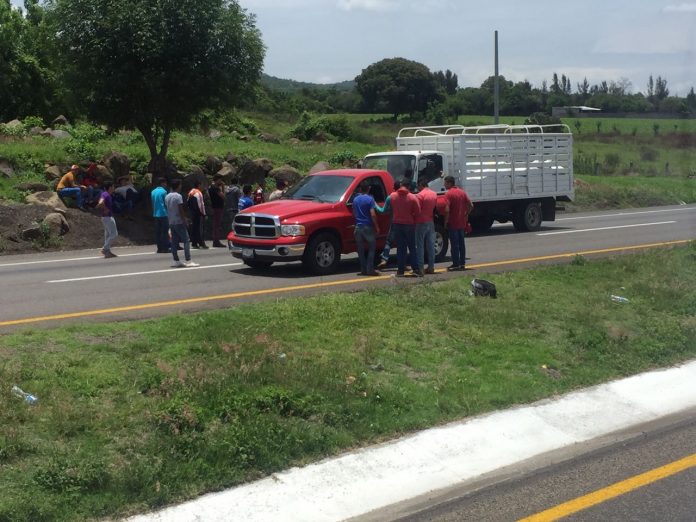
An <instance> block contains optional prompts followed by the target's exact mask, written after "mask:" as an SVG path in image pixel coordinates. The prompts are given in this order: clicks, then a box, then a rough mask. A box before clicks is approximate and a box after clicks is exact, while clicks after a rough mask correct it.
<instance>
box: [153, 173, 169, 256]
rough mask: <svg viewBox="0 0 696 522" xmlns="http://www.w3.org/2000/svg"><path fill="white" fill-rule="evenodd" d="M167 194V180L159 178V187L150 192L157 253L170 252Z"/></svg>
mask: <svg viewBox="0 0 696 522" xmlns="http://www.w3.org/2000/svg"><path fill="white" fill-rule="evenodd" d="M166 196H167V180H166V179H165V178H159V179H158V180H157V188H155V189H154V190H153V191H152V192H151V193H150V199H151V200H152V216H153V217H154V218H155V241H156V242H157V253H158V254H168V253H169V237H168V235H169V234H168V232H169V220H168V219H167V206H166V205H165V204H164V198H165V197H166Z"/></svg>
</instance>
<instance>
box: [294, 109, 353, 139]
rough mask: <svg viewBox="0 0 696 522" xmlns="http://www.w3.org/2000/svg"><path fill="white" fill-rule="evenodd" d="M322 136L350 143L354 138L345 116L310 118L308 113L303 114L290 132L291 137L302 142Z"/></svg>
mask: <svg viewBox="0 0 696 522" xmlns="http://www.w3.org/2000/svg"><path fill="white" fill-rule="evenodd" d="M322 134H324V135H326V136H328V137H330V138H334V139H337V140H339V141H350V140H352V139H353V136H354V132H353V129H352V128H351V125H350V123H349V122H348V119H347V118H346V117H345V116H318V117H312V115H311V114H309V113H308V112H303V113H302V115H301V116H300V119H299V121H298V122H297V125H295V126H294V127H293V128H292V129H291V130H290V135H291V136H292V137H295V138H298V139H300V140H303V141H309V140H313V139H315V138H316V137H318V136H320V135H322Z"/></svg>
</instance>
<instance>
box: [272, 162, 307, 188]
mask: <svg viewBox="0 0 696 522" xmlns="http://www.w3.org/2000/svg"><path fill="white" fill-rule="evenodd" d="M270 176H271V177H272V178H275V179H276V180H282V181H285V182H286V183H287V184H288V185H294V184H295V183H297V182H298V181H300V178H301V177H302V176H301V175H300V172H299V171H298V170H297V169H296V168H293V167H291V166H290V165H283V166H282V167H278V168H277V169H273V170H272V171H271V173H270Z"/></svg>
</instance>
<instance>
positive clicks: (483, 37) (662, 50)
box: [12, 0, 696, 96]
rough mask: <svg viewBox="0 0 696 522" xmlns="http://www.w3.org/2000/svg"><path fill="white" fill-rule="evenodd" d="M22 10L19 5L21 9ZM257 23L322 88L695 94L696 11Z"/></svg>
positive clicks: (287, 1)
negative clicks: (420, 80)
mask: <svg viewBox="0 0 696 522" xmlns="http://www.w3.org/2000/svg"><path fill="white" fill-rule="evenodd" d="M21 2H22V0H12V3H13V4H15V5H20V4H21ZM239 3H240V5H241V6H242V7H244V8H246V9H247V10H248V12H250V13H253V14H254V15H255V16H256V25H257V27H258V28H259V29H260V30H261V33H262V35H263V40H264V42H265V44H266V47H267V51H266V61H265V72H266V73H267V74H270V75H272V76H277V77H279V78H286V79H292V80H298V81H306V82H315V83H333V82H339V81H344V80H352V79H354V78H355V77H356V76H357V75H358V74H360V72H361V71H362V70H363V69H364V68H366V67H367V66H369V65H370V64H372V63H374V62H377V61H379V60H382V59H384V58H394V57H402V58H407V59H409V60H415V61H418V62H421V63H423V64H425V65H427V66H428V67H429V68H430V69H431V70H433V71H436V70H446V69H450V70H451V71H453V72H454V73H456V74H457V76H458V77H459V85H460V86H461V87H470V86H479V85H480V84H481V83H482V82H483V80H485V79H486V78H487V77H488V76H490V75H492V74H493V70H494V69H493V39H494V37H493V34H494V31H495V30H498V32H499V49H500V73H501V74H502V75H504V76H505V77H506V78H507V79H508V80H513V81H521V80H528V81H529V82H531V83H532V84H533V85H535V86H541V82H542V81H543V80H544V79H546V80H547V81H549V83H550V80H551V77H552V75H553V73H554V72H557V73H558V75H559V76H560V75H561V74H566V76H568V77H569V78H570V80H571V82H572V85H573V88H574V89H575V88H576V84H577V83H579V82H582V80H583V79H584V78H585V77H586V78H587V79H588V81H589V82H590V83H591V84H593V83H598V82H601V81H603V80H606V81H607V82H609V81H612V80H613V81H619V80H620V79H622V78H626V79H628V80H629V81H630V82H631V85H632V92H643V93H645V91H646V89H647V87H646V86H647V83H648V77H649V76H650V75H651V74H652V75H653V77H657V76H662V77H663V78H666V79H667V81H668V85H667V86H668V88H669V89H670V93H672V94H679V95H682V96H683V95H685V94H686V93H687V92H688V90H689V89H690V88H691V87H692V86H694V87H696V0H687V1H681V0H575V1H568V0H566V1H563V0H493V1H487V0H239Z"/></svg>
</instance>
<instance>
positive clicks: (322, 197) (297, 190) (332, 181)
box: [283, 176, 355, 203]
mask: <svg viewBox="0 0 696 522" xmlns="http://www.w3.org/2000/svg"><path fill="white" fill-rule="evenodd" d="M354 179H355V178H353V177H351V176H307V177H306V178H304V179H303V180H302V181H300V182H299V183H298V184H297V185H294V186H293V187H291V188H290V189H289V190H288V191H287V192H286V193H285V195H284V196H283V199H302V200H305V201H319V202H320V203H336V202H337V201H340V199H341V198H342V197H343V195H344V194H345V193H346V189H348V187H349V186H350V184H351V183H352V182H353V180H354Z"/></svg>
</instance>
